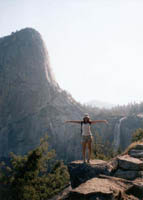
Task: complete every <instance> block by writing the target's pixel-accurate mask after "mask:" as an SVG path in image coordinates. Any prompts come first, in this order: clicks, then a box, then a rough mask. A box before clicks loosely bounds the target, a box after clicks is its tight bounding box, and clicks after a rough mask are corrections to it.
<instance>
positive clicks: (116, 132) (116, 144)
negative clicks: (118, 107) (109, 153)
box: [113, 117, 127, 151]
mask: <svg viewBox="0 0 143 200" xmlns="http://www.w3.org/2000/svg"><path fill="white" fill-rule="evenodd" d="M126 118H127V117H122V118H121V119H119V121H118V122H117V123H116V124H115V128H114V140H113V147H114V151H118V149H119V147H120V129H121V123H122V121H123V120H125V119H126Z"/></svg>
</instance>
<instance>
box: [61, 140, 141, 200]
mask: <svg viewBox="0 0 143 200" xmlns="http://www.w3.org/2000/svg"><path fill="white" fill-rule="evenodd" d="M132 150H140V151H142V152H143V143H140V144H137V145H134V147H132V148H131V149H130V150H129V152H128V154H125V155H120V156H117V157H116V158H114V159H112V160H111V161H108V162H105V161H101V160H93V161H91V163H90V164H87V163H81V161H75V162H72V163H70V164H69V165H68V169H69V173H70V178H71V186H72V188H73V189H71V190H70V191H69V192H68V194H66V195H65V196H64V197H62V199H63V200H76V199H78V200H80V199H82V200H83V199H84V200H91V199H98V200H116V199H119V200H129V199H131V200H142V199H143V172H142V170H143V160H142V159H138V156H137V158H135V157H132V156H131V155H129V154H130V152H131V151H132ZM139 154H140V152H139Z"/></svg>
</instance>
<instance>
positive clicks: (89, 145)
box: [87, 141, 91, 163]
mask: <svg viewBox="0 0 143 200" xmlns="http://www.w3.org/2000/svg"><path fill="white" fill-rule="evenodd" d="M87 144H88V161H87V162H88V163H89V162H90V158H91V141H88V143H87Z"/></svg>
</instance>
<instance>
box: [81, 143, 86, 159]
mask: <svg viewBox="0 0 143 200" xmlns="http://www.w3.org/2000/svg"><path fill="white" fill-rule="evenodd" d="M85 153H86V142H82V156H83V162H85Z"/></svg>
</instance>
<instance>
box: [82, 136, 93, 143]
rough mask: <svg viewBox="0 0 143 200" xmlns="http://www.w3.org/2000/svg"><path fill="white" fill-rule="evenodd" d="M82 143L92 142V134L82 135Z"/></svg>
mask: <svg viewBox="0 0 143 200" xmlns="http://www.w3.org/2000/svg"><path fill="white" fill-rule="evenodd" d="M81 141H82V142H83V143H87V142H92V141H93V138H92V135H87V136H85V135H82V140H81Z"/></svg>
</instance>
